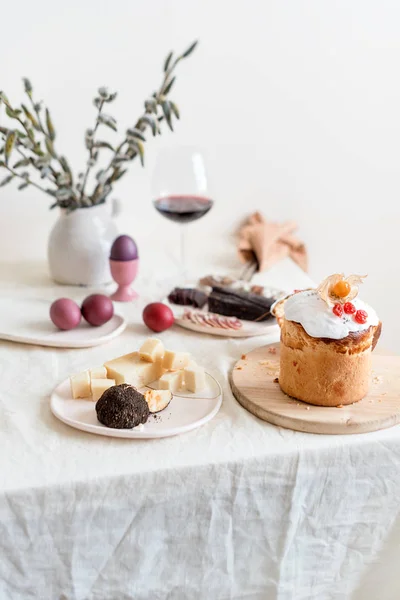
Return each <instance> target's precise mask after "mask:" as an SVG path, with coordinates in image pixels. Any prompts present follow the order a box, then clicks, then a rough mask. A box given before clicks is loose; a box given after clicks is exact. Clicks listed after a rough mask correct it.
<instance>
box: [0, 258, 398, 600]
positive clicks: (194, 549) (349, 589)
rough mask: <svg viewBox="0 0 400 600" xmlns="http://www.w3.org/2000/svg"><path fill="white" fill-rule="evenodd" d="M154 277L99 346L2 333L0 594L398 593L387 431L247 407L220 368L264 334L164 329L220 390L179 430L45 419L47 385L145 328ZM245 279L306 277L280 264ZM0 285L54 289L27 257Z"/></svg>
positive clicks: (283, 283)
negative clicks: (133, 436) (108, 431)
mask: <svg viewBox="0 0 400 600" xmlns="http://www.w3.org/2000/svg"><path fill="white" fill-rule="evenodd" d="M228 266H230V267H232V265H228ZM204 268H205V267H201V268H200V267H199V271H201V274H205V273H206V272H207V271H209V269H206V270H204ZM158 272H159V271H158ZM153 274H154V272H151V270H149V271H146V272H145V274H143V276H142V277H141V280H140V281H139V283H138V289H139V291H140V292H141V298H140V300H139V301H138V302H137V303H135V304H132V305H129V306H124V310H125V311H126V315H127V317H128V318H129V326H128V328H127V330H126V332H125V333H124V334H123V335H121V336H120V337H119V338H118V339H116V340H113V341H112V342H110V343H108V344H106V345H104V346H101V347H96V348H91V349H86V350H55V349H51V348H41V347H35V346H24V345H20V344H13V343H7V342H0V377H1V382H2V385H1V392H0V406H1V411H0V464H1V470H0V473H1V496H0V516H1V518H0V523H1V535H0V544H1V560H0V598H1V600H19V599H24V600H25V599H28V598H35V599H36V598H39V599H40V600H55V599H61V598H62V599H64V600H67V599H68V600H72V599H74V600H75V599H76V600H105V599H107V600H108V599H112V600H114V599H115V600H117V599H118V600H122V599H128V598H129V599H131V598H132V599H134V600H145V599H146V600H147V599H151V600H157V599H160V600H161V599H163V600H164V599H168V600H175V599H177V600H185V599H188V600H192V599H193V600H197V599H201V600H203V599H204V600H217V599H218V600H219V599H239V598H240V599H242V598H246V599H247V600H250V599H251V600H262V599H266V600H274V599H276V600H292V599H295V600H303V599H304V600H306V599H307V600H308V599H314V598H315V599H318V600H325V599H326V600H328V599H331V598H334V599H336V598H337V599H344V598H351V599H352V600H359V599H362V600H377V599H378V598H379V600H393V599H395V598H399V597H400V579H399V578H398V577H397V570H398V568H397V562H398V556H399V543H400V517H399V498H400V478H399V477H398V470H399V466H400V430H399V427H394V428H392V429H389V430H385V431H380V432H376V433H372V434H367V435H354V436H318V435H307V434H302V433H298V432H294V431H290V430H284V429H279V428H277V427H274V426H272V425H269V424H267V423H264V422H262V421H259V420H258V419H256V418H255V417H253V416H252V415H250V414H249V413H247V412H246V411H245V410H244V409H243V408H242V407H241V406H240V405H239V404H238V403H237V402H236V401H235V399H234V398H233V396H232V393H231V391H230V389H229V384H228V380H227V373H228V371H229V369H230V368H231V367H232V365H233V364H234V362H235V361H236V360H237V358H238V357H240V355H241V354H243V353H246V352H248V351H249V350H250V349H252V348H254V347H255V346H258V345H262V344H264V343H267V342H268V341H271V342H272V341H276V337H275V338H274V337H273V338H270V339H267V338H252V339H244V340H237V339H224V338H218V337H212V336H209V335H202V336H201V335H195V334H193V333H191V332H188V331H184V330H182V329H179V328H177V327H176V328H173V329H171V330H169V331H166V332H164V333H163V334H162V338H163V341H164V342H165V344H166V345H167V346H170V347H173V348H180V347H181V348H182V349H187V350H188V351H190V352H192V353H193V355H194V356H195V357H196V358H197V359H198V360H199V362H201V363H202V364H204V365H205V366H206V368H207V370H209V371H210V372H211V373H212V374H213V375H214V376H215V377H216V378H217V379H218V380H219V381H220V382H221V384H222V386H223V392H224V400H223V404H222V408H221V410H220V412H219V413H218V415H217V416H216V417H215V418H214V419H213V420H212V421H211V422H210V423H208V424H207V425H205V426H204V427H202V428H200V429H198V430H196V431H193V432H190V433H188V434H185V435H182V436H177V437H175V438H169V439H161V440H149V441H147V440H141V441H131V440H123V439H112V438H103V437H97V436H94V435H90V434H86V433H84V432H80V431H76V430H74V429H71V428H69V427H68V426H66V425H64V424H63V423H60V422H59V421H57V420H56V419H55V418H54V417H53V416H52V414H51V413H50V410H49V395H50V393H51V391H52V389H53V388H54V386H55V385H56V384H57V383H58V382H59V381H61V380H63V379H64V378H66V377H67V376H69V375H70V374H71V373H72V372H77V371H79V370H81V369H84V368H86V367H89V366H92V365H96V364H99V363H100V364H101V363H102V362H103V361H104V360H106V359H107V358H110V357H113V356H117V355H118V354H122V353H124V352H127V351H131V350H132V349H136V348H137V347H138V346H139V344H140V343H141V341H142V340H143V339H144V338H145V337H146V336H147V335H148V331H147V330H146V329H145V327H144V325H143V324H142V322H141V318H140V314H141V310H142V308H143V306H144V305H145V304H146V303H147V302H148V301H150V300H154V299H156V298H159V297H162V295H163V294H164V292H165V291H166V289H168V285H169V284H168V282H167V279H165V278H163V280H162V281H160V280H158V281H157V280H156V279H155V277H153ZM258 277H259V279H260V280H265V281H267V282H269V283H271V284H272V285H275V286H277V287H283V288H285V287H286V288H294V287H302V286H307V285H309V284H310V280H309V278H308V277H307V276H306V275H304V274H303V273H302V272H301V271H300V270H298V269H297V267H295V266H294V265H293V263H291V262H290V261H285V262H282V263H280V264H279V265H277V266H276V267H274V268H273V269H272V270H271V271H270V272H269V273H268V274H267V275H265V276H258ZM0 281H1V282H2V288H1V293H2V294H10V293H12V294H14V295H20V294H22V295H25V296H29V295H39V294H40V295H41V296H43V297H46V298H48V299H49V300H50V299H54V297H57V296H59V295H60V288H56V287H55V286H53V285H52V284H51V283H50V282H49V281H48V279H47V275H46V271H45V268H44V266H41V265H29V264H25V265H11V264H3V265H0ZM69 294H70V295H71V294H74V297H79V296H80V297H83V296H84V292H82V291H79V290H78V291H77V290H76V289H75V290H69V289H66V288H62V295H69Z"/></svg>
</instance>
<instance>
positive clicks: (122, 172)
mask: <svg viewBox="0 0 400 600" xmlns="http://www.w3.org/2000/svg"><path fill="white" fill-rule="evenodd" d="M127 170H128V169H118V168H117V169H115V170H114V172H113V174H112V175H111V177H110V178H109V182H110V183H113V182H114V181H118V179H121V177H123V176H124V175H125V173H126V172H127Z"/></svg>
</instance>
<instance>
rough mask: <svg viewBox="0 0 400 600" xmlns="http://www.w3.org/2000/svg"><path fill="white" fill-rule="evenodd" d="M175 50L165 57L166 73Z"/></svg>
mask: <svg viewBox="0 0 400 600" xmlns="http://www.w3.org/2000/svg"><path fill="white" fill-rule="evenodd" d="M172 55H173V52H170V53H169V54H168V56H167V58H166V59H165V62H164V73H166V72H167V71H168V67H169V65H170V63H171V58H172Z"/></svg>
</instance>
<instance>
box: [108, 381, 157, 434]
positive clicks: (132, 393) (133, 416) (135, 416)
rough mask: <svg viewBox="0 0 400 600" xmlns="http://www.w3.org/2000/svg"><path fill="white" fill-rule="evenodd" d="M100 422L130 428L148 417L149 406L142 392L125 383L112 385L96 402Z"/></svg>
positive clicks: (117, 427) (114, 427)
mask: <svg viewBox="0 0 400 600" xmlns="http://www.w3.org/2000/svg"><path fill="white" fill-rule="evenodd" d="M96 412H97V418H98V420H99V421H100V423H103V425H105V426H106V427H112V428H113V429H132V428H133V427H136V426H137V425H140V424H141V423H146V421H147V419H148V418H149V414H150V413H149V407H148V405H147V402H146V400H145V397H144V396H143V394H141V393H140V392H138V390H137V389H136V388H134V387H133V386H132V385H129V384H127V383H122V384H121V385H114V386H113V387H110V388H109V389H108V390H106V391H105V392H104V393H103V395H102V396H101V398H100V399H99V400H98V401H97V402H96Z"/></svg>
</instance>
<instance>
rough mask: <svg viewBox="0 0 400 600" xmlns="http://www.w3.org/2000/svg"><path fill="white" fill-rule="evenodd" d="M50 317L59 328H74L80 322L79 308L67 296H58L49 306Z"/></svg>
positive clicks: (65, 329)
mask: <svg viewBox="0 0 400 600" xmlns="http://www.w3.org/2000/svg"><path fill="white" fill-rule="evenodd" d="M50 319H51V320H52V321H53V323H54V325H55V326H56V327H58V328H59V329H63V330H64V331H67V330H68V329H74V327H77V326H78V325H79V323H80V322H81V309H80V308H79V306H78V305H77V303H76V302H74V301H73V300H70V299H69V298H59V299H58V300H56V301H55V302H53V304H52V305H51V306H50Z"/></svg>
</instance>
